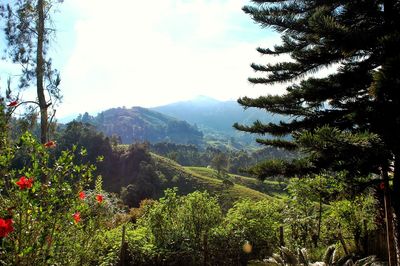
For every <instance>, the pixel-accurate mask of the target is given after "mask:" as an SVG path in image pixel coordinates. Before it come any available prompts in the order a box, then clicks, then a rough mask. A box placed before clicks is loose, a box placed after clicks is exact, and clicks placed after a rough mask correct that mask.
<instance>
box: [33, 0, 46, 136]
mask: <svg viewBox="0 0 400 266" xmlns="http://www.w3.org/2000/svg"><path fill="white" fill-rule="evenodd" d="M43 1H44V0H38V2H37V6H36V9H37V12H38V19H37V22H36V27H37V51H36V90H37V96H38V101H39V108H40V142H41V143H46V142H47V131H48V120H47V119H48V114H47V108H48V105H47V102H46V97H45V95H44V71H45V62H44V58H43V52H44V49H43V44H44V34H45V29H44V19H45V17H44V2H43Z"/></svg>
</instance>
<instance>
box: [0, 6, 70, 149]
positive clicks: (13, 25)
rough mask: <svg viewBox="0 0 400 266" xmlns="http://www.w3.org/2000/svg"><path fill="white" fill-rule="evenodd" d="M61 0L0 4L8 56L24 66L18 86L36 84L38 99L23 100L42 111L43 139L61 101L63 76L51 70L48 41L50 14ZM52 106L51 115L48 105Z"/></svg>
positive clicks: (23, 86)
mask: <svg viewBox="0 0 400 266" xmlns="http://www.w3.org/2000/svg"><path fill="white" fill-rule="evenodd" d="M60 2H62V1H61V0H54V1H53V0H17V1H5V2H3V3H2V4H0V11H1V12H0V15H1V17H3V18H4V19H5V24H6V26H5V28H4V31H5V37H6V40H7V43H8V46H7V55H8V57H9V58H10V59H11V61H12V62H13V63H16V64H19V65H20V66H21V69H22V73H21V77H20V82H19V88H20V89H24V88H28V87H30V86H31V85H32V84H34V85H35V87H36V96H37V99H36V100H34V101H25V102H24V103H30V104H32V103H33V104H35V105H37V106H38V107H39V113H40V140H41V142H42V143H45V142H47V140H48V129H49V120H51V117H53V116H54V114H55V109H54V106H55V104H56V102H57V101H59V100H61V94H60V90H59V88H58V85H59V84H60V77H59V73H58V71H57V70H55V69H52V62H51V59H50V58H47V52H48V49H49V44H50V41H51V38H52V36H53V35H54V33H55V30H54V29H53V28H52V27H51V26H52V21H51V17H50V14H51V12H52V9H54V6H55V4H57V3H60ZM50 107H52V108H53V112H52V114H49V108H50Z"/></svg>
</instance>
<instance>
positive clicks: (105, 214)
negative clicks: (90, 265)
mask: <svg viewBox="0 0 400 266" xmlns="http://www.w3.org/2000/svg"><path fill="white" fill-rule="evenodd" d="M48 146H49V145H42V144H40V143H38V142H37V141H36V140H35V139H34V138H33V137H32V135H30V134H28V133H26V134H24V135H23V136H22V137H21V139H20V140H19V142H18V143H16V144H14V145H13V146H11V147H9V146H3V149H2V150H1V153H0V166H1V175H2V179H1V180H0V183H1V191H0V210H1V216H0V217H1V218H2V219H5V220H6V221H11V225H12V228H8V229H9V230H8V232H7V234H5V233H3V234H2V235H1V236H0V237H1V242H2V246H1V251H0V259H1V263H2V264H5V265H45V264H52V265H66V264H68V265H78V264H84V263H87V262H88V261H90V260H91V257H92V256H95V254H94V253H92V252H91V251H92V249H93V245H94V240H95V239H96V237H97V235H98V233H99V232H101V230H102V229H103V228H104V226H105V224H106V222H108V221H109V220H110V218H111V217H112V213H113V210H112V208H111V207H112V205H111V203H110V202H111V201H110V200H108V197H109V196H108V195H107V194H106V193H105V192H104V191H102V188H101V179H99V178H98V179H97V181H96V189H95V190H93V191H92V190H87V189H88V185H89V182H90V181H92V179H93V174H92V173H93V171H94V170H95V167H94V166H93V165H89V164H74V163H73V162H74V158H75V153H77V152H79V153H81V154H84V153H85V151H84V150H81V151H77V150H76V149H73V150H72V151H63V152H62V154H61V156H60V157H58V158H53V156H52V155H51V153H52V150H50V149H51V148H49V147H48ZM85 190H86V191H85Z"/></svg>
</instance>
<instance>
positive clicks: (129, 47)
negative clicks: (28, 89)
mask: <svg viewBox="0 0 400 266" xmlns="http://www.w3.org/2000/svg"><path fill="white" fill-rule="evenodd" d="M245 4H246V1H243V0H192V1H189V0H154V1H137V0H115V1H112V2H110V1H106V0H84V1H83V0H70V1H65V3H64V5H67V6H66V7H65V8H68V9H70V10H75V12H79V15H78V20H77V21H76V22H75V28H74V31H75V36H74V38H75V44H74V48H73V50H72V51H71V53H70V54H71V56H70V57H69V58H68V60H67V62H66V64H65V66H64V67H62V68H61V74H62V90H63V94H64V103H63V105H62V106H61V108H60V110H59V115H60V116H63V115H66V114H68V113H73V112H75V113H76V112H84V111H96V110H103V109H105V108H109V107H116V106H123V105H125V106H127V107H130V106H133V105H141V106H156V105H160V104H165V103H169V102H174V101H177V100H182V99H189V98H192V97H194V96H196V95H200V94H202V95H208V96H211V97H215V98H218V99H236V98H237V97H239V96H244V95H248V96H253V97H255V96H259V95H262V94H267V93H271V92H272V90H269V91H268V90H266V87H265V86H252V85H250V84H249V83H248V82H247V78H248V77H249V76H254V74H253V72H252V70H251V69H250V67H249V65H250V63H251V62H253V61H259V62H263V61H264V60H266V58H260V56H259V54H258V53H257V52H256V51H255V48H256V47H257V46H263V47H265V46H270V45H272V42H273V41H276V38H275V39H268V38H266V37H268V32H266V31H265V30H262V29H259V33H260V36H259V38H255V39H257V41H254V40H253V41H248V40H245V39H243V40H241V38H240V36H235V38H232V36H231V35H234V34H235V30H237V29H238V28H239V29H240V32H243V31H245V30H246V28H243V27H242V26H241V25H233V24H232V21H235V19H236V18H241V19H243V17H240V16H246V15H245V14H244V13H243V12H242V11H241V7H242V6H243V5H245ZM246 27H249V29H250V28H252V29H254V27H257V26H255V25H252V22H251V20H250V18H249V22H248V26H246ZM263 35H264V37H265V38H262V36H263ZM233 39H234V40H233ZM62 45H63V44H62V43H60V44H59V45H58V46H60V47H61V50H62ZM274 60H276V59H274Z"/></svg>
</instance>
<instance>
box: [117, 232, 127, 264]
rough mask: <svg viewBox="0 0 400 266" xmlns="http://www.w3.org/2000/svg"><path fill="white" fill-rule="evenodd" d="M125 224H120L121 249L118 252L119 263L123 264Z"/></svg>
mask: <svg viewBox="0 0 400 266" xmlns="http://www.w3.org/2000/svg"><path fill="white" fill-rule="evenodd" d="M125 246H126V245H125V225H123V226H122V240H121V250H120V254H119V265H120V266H125Z"/></svg>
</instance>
